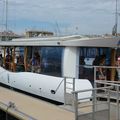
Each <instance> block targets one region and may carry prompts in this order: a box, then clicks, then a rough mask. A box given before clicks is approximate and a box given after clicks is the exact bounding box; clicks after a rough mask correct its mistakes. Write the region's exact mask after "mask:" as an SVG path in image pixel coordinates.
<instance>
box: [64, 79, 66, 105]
mask: <svg viewBox="0 0 120 120" xmlns="http://www.w3.org/2000/svg"><path fill="white" fill-rule="evenodd" d="M64 105H66V77H64Z"/></svg>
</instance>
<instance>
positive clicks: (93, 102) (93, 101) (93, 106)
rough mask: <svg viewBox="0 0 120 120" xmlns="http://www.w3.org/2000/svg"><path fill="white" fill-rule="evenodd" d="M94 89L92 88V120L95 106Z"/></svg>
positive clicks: (93, 119)
mask: <svg viewBox="0 0 120 120" xmlns="http://www.w3.org/2000/svg"><path fill="white" fill-rule="evenodd" d="M95 92H96V91H95V89H93V90H92V96H93V98H92V120H95V106H96V100H95V99H96V98H95Z"/></svg>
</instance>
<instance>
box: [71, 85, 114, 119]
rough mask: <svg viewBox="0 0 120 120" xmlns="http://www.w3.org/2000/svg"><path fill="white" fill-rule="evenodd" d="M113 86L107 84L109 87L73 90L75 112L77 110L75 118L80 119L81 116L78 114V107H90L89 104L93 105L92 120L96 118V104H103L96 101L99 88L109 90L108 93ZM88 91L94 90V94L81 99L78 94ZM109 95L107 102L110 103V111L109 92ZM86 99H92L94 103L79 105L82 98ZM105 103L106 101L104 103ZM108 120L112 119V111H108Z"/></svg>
mask: <svg viewBox="0 0 120 120" xmlns="http://www.w3.org/2000/svg"><path fill="white" fill-rule="evenodd" d="M111 88H112V87H111V86H107V87H100V88H93V89H86V90H79V91H73V92H72V94H73V97H74V112H75V120H78V117H79V114H78V109H80V108H85V107H89V106H92V120H94V118H95V112H96V105H100V104H103V103H99V104H98V103H96V98H97V96H96V91H97V90H108V93H109V90H110V89H111ZM88 91H92V96H91V97H86V98H81V99H79V98H78V94H79V93H83V92H88ZM107 95H108V99H107V104H108V111H109V112H110V97H109V96H110V93H109V94H107ZM86 99H92V105H88V106H87V105H86V106H84V107H79V106H78V105H79V104H78V103H79V101H80V100H86ZM104 104H105V103H104ZM108 120H110V113H108Z"/></svg>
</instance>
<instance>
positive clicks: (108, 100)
mask: <svg viewBox="0 0 120 120" xmlns="http://www.w3.org/2000/svg"><path fill="white" fill-rule="evenodd" d="M107 102H108V120H110V89H108V99H107Z"/></svg>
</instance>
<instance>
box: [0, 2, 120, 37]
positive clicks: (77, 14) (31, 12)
mask: <svg viewBox="0 0 120 120" xmlns="http://www.w3.org/2000/svg"><path fill="white" fill-rule="evenodd" d="M115 4H116V0H8V15H7V17H8V19H7V24H8V29H9V30H12V31H14V32H16V33H20V34H22V33H24V32H25V31H26V30H44V31H51V32H54V33H55V34H56V35H72V34H81V35H85V34H87V35H88V34H89V35H91V34H98V35H100V34H106V33H108V34H109V33H111V32H112V28H113V26H114V24H115V9H116V6H115ZM119 12H120V0H118V13H119ZM5 21H6V20H5V0H0V30H5V23H6V22H5ZM119 21H120V15H119V14H118V32H120V22H119Z"/></svg>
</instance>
